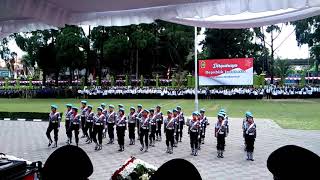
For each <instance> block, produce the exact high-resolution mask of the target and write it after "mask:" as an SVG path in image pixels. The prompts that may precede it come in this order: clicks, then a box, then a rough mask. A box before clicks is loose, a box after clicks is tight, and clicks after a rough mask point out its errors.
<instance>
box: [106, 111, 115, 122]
mask: <svg viewBox="0 0 320 180" xmlns="http://www.w3.org/2000/svg"><path fill="white" fill-rule="evenodd" d="M113 114H114V111H112V113H111V114H109V116H108V120H107V121H109V119H110V117H111V116H112V115H113Z"/></svg>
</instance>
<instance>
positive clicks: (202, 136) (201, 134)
mask: <svg viewBox="0 0 320 180" xmlns="http://www.w3.org/2000/svg"><path fill="white" fill-rule="evenodd" d="M199 134H200V136H199V145H200V144H201V142H202V141H203V139H204V135H203V134H204V130H203V129H202V130H200V131H199Z"/></svg>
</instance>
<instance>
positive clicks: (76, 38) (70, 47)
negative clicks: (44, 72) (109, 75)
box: [56, 25, 89, 84]
mask: <svg viewBox="0 0 320 180" xmlns="http://www.w3.org/2000/svg"><path fill="white" fill-rule="evenodd" d="M88 44H89V42H88V39H87V38H86V36H85V34H84V32H83V29H82V28H81V27H78V26H69V25H66V26H65V27H64V28H61V30H60V33H59V35H58V36H57V40H56V48H57V62H58V64H59V65H60V66H58V67H57V71H56V74H59V70H60V68H61V67H67V68H68V69H69V73H70V79H69V80H70V84H71V82H72V79H73V74H74V70H76V69H78V70H81V69H82V68H84V67H85V64H86V63H85V48H88V47H87V46H88Z"/></svg>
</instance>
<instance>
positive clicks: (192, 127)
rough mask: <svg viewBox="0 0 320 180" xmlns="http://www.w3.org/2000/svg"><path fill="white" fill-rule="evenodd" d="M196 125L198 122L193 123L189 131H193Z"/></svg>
mask: <svg viewBox="0 0 320 180" xmlns="http://www.w3.org/2000/svg"><path fill="white" fill-rule="evenodd" d="M192 121H193V120H192ZM198 123H199V121H196V122H195V123H193V124H192V126H191V128H190V129H192V130H193V129H194V126H195V125H197V124H198Z"/></svg>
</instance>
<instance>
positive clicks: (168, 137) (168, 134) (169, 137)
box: [166, 129, 174, 147]
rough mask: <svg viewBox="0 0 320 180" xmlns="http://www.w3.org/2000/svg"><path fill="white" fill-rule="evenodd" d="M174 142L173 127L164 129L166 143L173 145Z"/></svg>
mask: <svg viewBox="0 0 320 180" xmlns="http://www.w3.org/2000/svg"><path fill="white" fill-rule="evenodd" d="M173 143H174V130H173V129H166V145H167V146H169V145H170V146H171V147H173Z"/></svg>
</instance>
